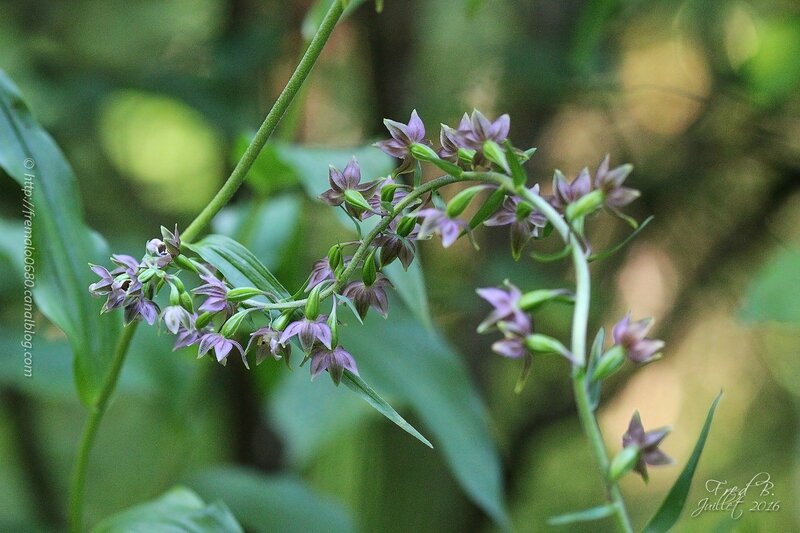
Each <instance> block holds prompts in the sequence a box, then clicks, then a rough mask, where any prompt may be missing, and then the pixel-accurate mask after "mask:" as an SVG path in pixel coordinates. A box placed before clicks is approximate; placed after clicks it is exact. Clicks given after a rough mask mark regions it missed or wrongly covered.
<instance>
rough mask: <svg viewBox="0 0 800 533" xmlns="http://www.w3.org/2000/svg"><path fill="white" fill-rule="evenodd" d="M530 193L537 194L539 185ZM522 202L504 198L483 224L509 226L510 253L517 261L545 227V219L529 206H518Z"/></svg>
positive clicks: (509, 197) (510, 197) (512, 197)
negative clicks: (527, 245) (529, 243)
mask: <svg viewBox="0 0 800 533" xmlns="http://www.w3.org/2000/svg"><path fill="white" fill-rule="evenodd" d="M530 191H531V192H532V193H533V194H537V195H538V194H539V184H538V183H537V184H536V185H534V186H533V187H532V188H531V189H530ZM521 203H522V201H521V200H520V199H519V198H518V197H516V196H506V198H505V199H504V200H503V205H501V206H500V209H499V210H498V211H497V212H496V213H495V214H494V215H492V217H491V218H489V219H488V220H486V221H485V222H484V224H485V225H487V226H506V225H509V224H510V225H511V251H512V254H513V256H514V258H515V259H519V256H520V254H521V253H522V248H523V247H524V246H525V245H526V244H527V243H528V241H530V240H531V239H532V238H534V237H538V236H539V230H540V229H541V228H544V227H545V226H546V225H547V218H545V216H544V215H543V214H542V213H540V212H539V211H537V210H536V209H533V208H530V207H529V204H527V203H525V204H522V208H520V204H521Z"/></svg>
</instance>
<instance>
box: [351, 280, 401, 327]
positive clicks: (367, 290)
mask: <svg viewBox="0 0 800 533" xmlns="http://www.w3.org/2000/svg"><path fill="white" fill-rule="evenodd" d="M391 286H392V284H391V282H389V280H388V279H387V278H386V276H384V275H383V274H380V273H378V276H377V278H375V281H374V282H373V283H372V285H366V284H365V283H364V282H363V281H361V280H357V281H351V282H350V283H348V284H347V286H346V287H345V288H344V290H343V291H342V296H345V297H347V298H350V300H352V302H353V305H355V308H356V311H358V315H359V316H360V317H361V319H362V320H363V319H364V318H365V317H366V316H367V311H368V310H369V308H370V307H372V308H373V309H375V310H376V311H377V312H378V313H379V314H380V315H381V316H382V317H383V318H386V317H387V316H388V314H389V298H388V297H387V296H386V288H387V287H391Z"/></svg>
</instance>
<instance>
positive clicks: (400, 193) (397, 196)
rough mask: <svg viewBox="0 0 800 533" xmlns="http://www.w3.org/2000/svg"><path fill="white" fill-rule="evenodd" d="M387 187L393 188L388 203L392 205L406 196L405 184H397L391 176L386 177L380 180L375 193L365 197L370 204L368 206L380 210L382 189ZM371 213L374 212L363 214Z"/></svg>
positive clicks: (376, 210)
mask: <svg viewBox="0 0 800 533" xmlns="http://www.w3.org/2000/svg"><path fill="white" fill-rule="evenodd" d="M387 187H394V188H395V190H394V194H393V195H392V199H391V200H390V201H389V203H390V204H392V206H395V205H397V202H399V201H401V200H402V199H403V198H405V197H406V196H408V191H407V190H406V187H405V186H403V185H399V184H398V183H397V182H396V181H395V180H394V179H393V178H386V179H384V180H382V181H381V184H380V186H379V187H378V190H377V193H376V194H375V195H373V196H372V197H370V198H368V199H367V203H368V204H369V205H370V207H372V209H373V210H374V211H375V212H380V210H381V209H382V208H383V206H382V205H381V204H382V203H383V202H382V198H381V197H382V193H383V190H384V189H386V188H387ZM373 214H375V213H369V212H366V213H365V215H373ZM365 218H366V217H365Z"/></svg>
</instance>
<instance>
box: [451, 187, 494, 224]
mask: <svg viewBox="0 0 800 533" xmlns="http://www.w3.org/2000/svg"><path fill="white" fill-rule="evenodd" d="M485 188H486V187H485V186H483V185H475V186H474V187H468V188H466V189H464V190H463V191H461V192H459V193H458V194H456V195H455V196H453V199H452V200H450V201H449V202H447V209H446V212H447V216H448V217H449V218H456V217H457V216H458V215H460V214H461V213H463V212H464V209H466V208H467V206H468V205H469V203H470V202H471V201H472V199H473V198H475V195H477V194H478V193H479V192H481V191H482V190H484V189H485Z"/></svg>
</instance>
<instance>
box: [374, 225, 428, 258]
mask: <svg viewBox="0 0 800 533" xmlns="http://www.w3.org/2000/svg"><path fill="white" fill-rule="evenodd" d="M397 224H398V220H397V219H396V218H395V219H393V220H392V221H391V222H390V223H389V226H388V227H387V228H386V230H385V231H384V232H383V233H381V234H380V235H379V236H378V237H377V238H376V239H375V240H374V241H373V242H374V243H375V246H380V248H381V264H382V265H388V264H389V263H391V262H392V261H394V260H395V259H397V258H400V262H401V263H402V264H403V268H404V269H406V270H408V267H409V265H411V263H412V262H413V261H414V254H415V253H416V251H417V249H416V246H415V245H414V239H416V238H417V237H418V234H419V231H418V230H417V229H413V230H411V233H409V234H408V235H406V236H402V235H400V234H398V233H397Z"/></svg>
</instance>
